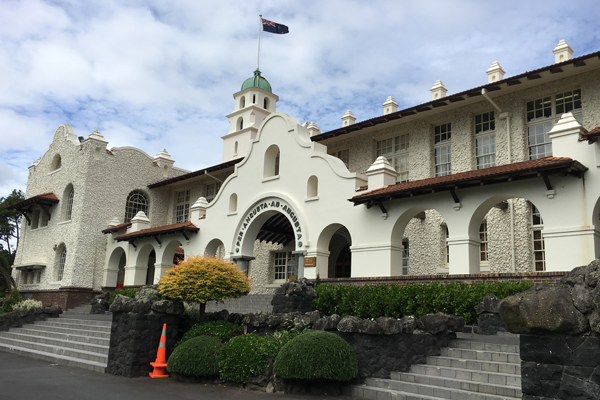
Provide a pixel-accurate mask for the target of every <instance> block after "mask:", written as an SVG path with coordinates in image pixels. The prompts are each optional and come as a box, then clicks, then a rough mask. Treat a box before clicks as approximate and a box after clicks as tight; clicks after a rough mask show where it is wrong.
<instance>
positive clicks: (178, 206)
mask: <svg viewBox="0 0 600 400" xmlns="http://www.w3.org/2000/svg"><path fill="white" fill-rule="evenodd" d="M189 216H190V191H189V190H184V191H183V192H176V193H175V218H174V220H175V223H176V224H177V223H180V222H185V221H187V220H188V217H189Z"/></svg>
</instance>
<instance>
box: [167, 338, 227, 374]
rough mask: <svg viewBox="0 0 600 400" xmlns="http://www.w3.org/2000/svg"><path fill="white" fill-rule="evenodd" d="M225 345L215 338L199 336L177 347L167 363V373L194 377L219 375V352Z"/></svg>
mask: <svg viewBox="0 0 600 400" xmlns="http://www.w3.org/2000/svg"><path fill="white" fill-rule="evenodd" d="M222 346H223V344H222V343H221V341H220V340H219V338H216V337H213V336H197V337H194V338H192V339H190V340H188V341H186V342H185V343H183V344H182V345H181V346H179V347H177V348H176V349H175V350H174V351H173V353H172V354H171V356H170V357H169V361H168V362H167V371H169V372H172V373H173V372H174V373H176V374H184V375H193V376H215V375H219V363H218V357H219V352H220V351H221V347H222Z"/></svg>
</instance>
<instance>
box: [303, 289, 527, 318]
mask: <svg viewBox="0 0 600 400" xmlns="http://www.w3.org/2000/svg"><path fill="white" fill-rule="evenodd" d="M532 286H533V284H532V283H531V282H529V281H506V282H505V281H500V282H495V283H493V284H491V283H488V282H477V283H472V284H466V283H462V282H450V283H446V284H442V283H438V282H435V283H430V284H418V283H412V284H409V285H406V286H400V285H383V284H382V285H368V286H353V285H350V286H334V285H323V284H322V285H319V286H317V287H316V288H315V290H316V292H317V297H316V299H315V300H314V303H313V305H314V308H315V310H318V311H320V312H321V315H332V314H339V315H341V316H345V315H354V316H356V317H359V318H378V317H381V316H385V317H392V318H402V317H404V316H408V315H414V316H416V317H421V316H423V315H425V314H435V313H437V312H443V313H446V314H453V315H457V316H461V317H463V318H464V319H465V323H467V324H473V323H476V322H477V318H478V314H477V312H476V311H475V306H476V305H477V304H479V303H480V302H481V300H483V298H484V297H485V296H487V295H489V294H494V295H496V297H498V298H499V299H502V298H505V297H508V296H512V295H514V294H516V293H520V292H524V291H525V290H527V289H529V288H531V287H532Z"/></svg>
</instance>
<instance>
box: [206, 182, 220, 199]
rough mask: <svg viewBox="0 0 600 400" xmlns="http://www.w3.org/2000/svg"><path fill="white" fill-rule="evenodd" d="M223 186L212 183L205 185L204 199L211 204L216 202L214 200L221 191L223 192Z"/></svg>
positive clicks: (218, 183)
mask: <svg viewBox="0 0 600 400" xmlns="http://www.w3.org/2000/svg"><path fill="white" fill-rule="evenodd" d="M222 185H223V182H212V183H207V184H205V185H204V198H205V199H206V201H207V202H209V203H210V202H211V201H213V200H214V198H215V197H216V196H217V193H219V190H221V186H222Z"/></svg>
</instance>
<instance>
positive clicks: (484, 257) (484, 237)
mask: <svg viewBox="0 0 600 400" xmlns="http://www.w3.org/2000/svg"><path fill="white" fill-rule="evenodd" d="M479 240H480V241H481V243H480V244H479V261H481V263H482V264H485V263H487V262H488V255H489V248H488V231H487V222H486V221H483V223H482V224H481V225H480V226H479Z"/></svg>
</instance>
